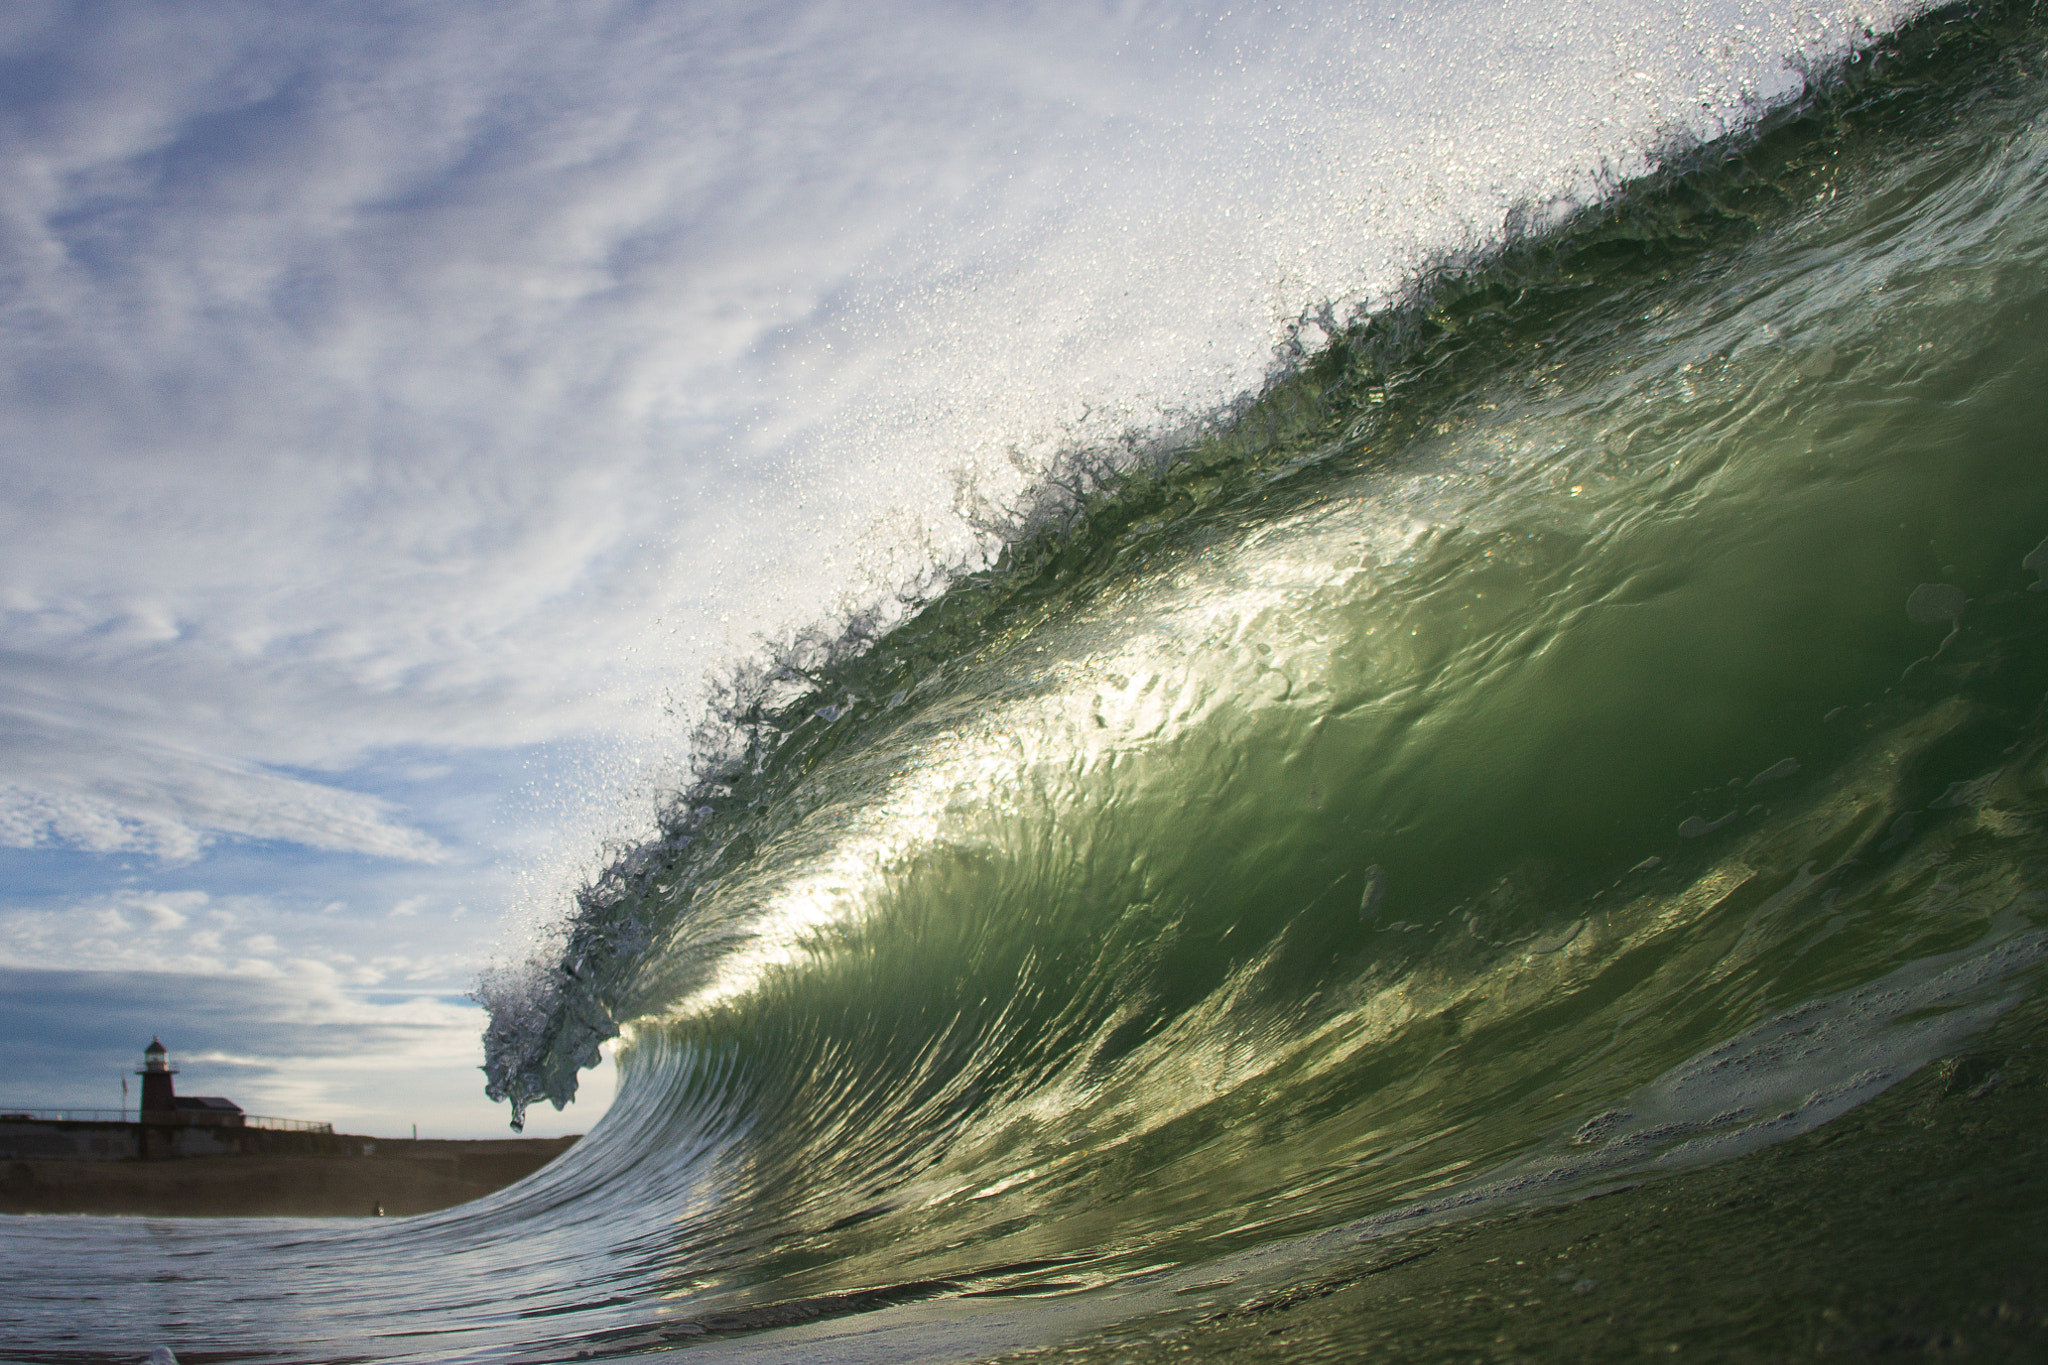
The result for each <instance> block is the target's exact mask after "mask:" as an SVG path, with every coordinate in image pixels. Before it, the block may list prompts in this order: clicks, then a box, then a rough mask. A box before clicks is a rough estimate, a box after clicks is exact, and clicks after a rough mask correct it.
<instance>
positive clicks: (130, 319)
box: [0, 0, 1903, 1136]
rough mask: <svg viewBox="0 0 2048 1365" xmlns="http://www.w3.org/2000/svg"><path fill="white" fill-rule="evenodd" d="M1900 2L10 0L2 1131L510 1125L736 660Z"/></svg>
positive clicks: (1, 254)
mask: <svg viewBox="0 0 2048 1365" xmlns="http://www.w3.org/2000/svg"><path fill="white" fill-rule="evenodd" d="M1902 12H1903V6H1901V5H1891V6H1889V7H1887V6H1885V5H1880V4H1876V3H1869V4H1860V5H1839V6H1830V7H1826V8H1825V9H1812V10H1808V11H1792V12H1788V13H1779V12H1777V11H1775V10H1773V9H1772V8H1771V7H1770V6H1769V5H1766V4H1763V3H1753V4H1752V3H1743V0H1726V2H1725V3H1713V4H1690V3H1684V0H1669V2H1668V3H1658V2H1657V0H1650V2H1648V3H1637V4H1634V5H1632V6H1628V7H1621V6H1615V5H1612V4H1597V3H1591V2H1590V0H1579V2H1577V3H1574V2H1573V0H1566V2H1565V3H1560V4H1543V5H1537V4H1520V3H1503V2H1500V0H1495V2H1494V3H1476V2H1470V0H1432V2H1431V3H1427V4H1415V5H1400V4H1390V3H1383V2H1380V3H1374V2H1372V0H1369V2H1368V3H1365V4H1347V5H1338V4H1316V3H1306V4H1293V5H1287V6H1284V7H1283V6H1275V5H1267V4H1252V5H1244V4H1222V3H1204V2H1203V0H1190V2H1189V3H1179V4H1159V3H1145V2H1144V0H1116V2H1114V3H1111V2H1108V0H1104V2H1102V3H1091V2H1088V0H1061V2H1059V3H1053V2H1052V0H1046V2H1045V3H1015V4H1004V5H993V4H969V3H933V2H932V0H870V2H869V3H863V4H860V5H857V6H856V5H851V4H841V3H832V2H830V0H791V2H790V3H734V4H724V5H716V6H713V5H704V4H686V3H678V2H675V0H664V2H662V3H627V2H626V0H578V2H577V3H574V4H568V3H540V2H538V0H493V3H489V4H484V3H465V2H464V0H442V2H440V3H351V4H345V5H344V4H332V5H322V4H306V5H293V6H279V5H273V4H267V3H255V4H239V3H229V2H228V0H216V2H211V3H189V2H181V0H148V2H147V3H145V2H144V0H133V2H131V3H40V2H39V0H12V3H10V4H8V5H7V6H5V7H4V8H0V1107H10V1108H13V1107H54V1106H59V1105H73V1106H81V1107H83V1106H94V1107H102V1106H103V1107H112V1106H114V1105H116V1104H118V1103H119V1083H120V1081H121V1079H122V1078H123V1076H124V1074H125V1073H126V1072H128V1071H132V1070H133V1069H134V1067H135V1066H136V1065H138V1064H139V1060H140V1057H139V1054H140V1052H141V1050H142V1048H143V1046H144V1045H145V1044H146V1043H147V1042H148V1041H149V1039H150V1037H151V1036H152V1035H156V1036H161V1038H162V1039H163V1041H164V1042H165V1043H166V1044H167V1045H168V1046H169V1047H170V1049H171V1051H172V1055H173V1060H174V1062H175V1063H176V1064H178V1065H179V1066H180V1067H181V1068H182V1073H181V1077H180V1085H181V1087H182V1088H183V1090H184V1091H185V1092H186V1093H199V1094H225V1095H228V1096H229V1097H231V1098H234V1099H236V1100H237V1101H238V1102H240V1103H242V1104H243V1106H244V1107H245V1108H246V1109H248V1110H250V1111H251V1112H255V1113H263V1114H275V1115H279V1116H283V1117H292V1118H306V1119H316V1120H324V1121H330V1122H333V1123H335V1124H336V1126H337V1127H338V1128H341V1129H343V1130H346V1131H353V1132H364V1133H371V1134H396V1133H402V1132H405V1131H407V1130H408V1128H409V1126H410V1125H413V1124H417V1125H419V1129H420V1132H421V1135H422V1136H466V1135H485V1134H491V1133H497V1132H502V1131H503V1129H504V1122H505V1117H506V1115H505V1111H504V1108H503V1106H493V1105H492V1104H490V1103H489V1102H488V1101H487V1100H486V1099H485V1098H484V1095H483V1092H482V1081H481V1077H480V1076H479V1075H478V1073H477V1067H478V1066H479V1065H480V1063H481V1050H480V1045H479V1043H478V1034H479V1032H480V1029H481V1026H482V1016H481V1013H480V1011H479V1010H478V1009H477V1008H476V1007H475V1006H474V1004H473V1003H471V1002H470V1001H469V1000H468V998H467V993H468V992H469V990H470V989H471V987H472V986H473V985H474V983H475V981H476V979H477V974H478V973H479V971H481V970H483V969H484V968H485V967H486V966H487V965H488V964H490V963H491V962H492V961H495V960H512V959H517V958H518V957H520V956H521V955H522V954H523V953H525V952H527V951H528V949H529V945H530V944H531V943H532V942H534V941H535V936H536V935H544V933H545V928H546V926H547V924H548V923H550V922H551V920H552V919H553V917H555V916H557V915H559V914H560V913H561V912H562V911H563V910H564V909H565V908H566V905H567V903H568V900H569V897H570V895H571V893H572V892H573V889H574V887H575V885H576V884H577V882H578V879H579V878H580V877H581V876H584V875H587V874H588V872H589V871H590V870H591V869H592V868H593V867H594V866H595V865H596V861H597V860H598V859H599V858H600V856H601V850H602V848H603V846H604V845H605V842H606V841H607V840H616V839H621V838H626V839H630V838H631V837H633V835H634V834H635V833H636V832H637V831H638V830H640V829H641V828H643V827H644V826H645V825H646V824H647V822H648V817H649V814H650V812H651V810H652V803H653V800H654V799H655V796H656V794H657V793H658V792H659V791H660V790H662V788H663V784H664V783H665V782H671V781H673V780H674V778H675V775H676V774H677V773H678V772H679V771H680V770H681V765H682V764H683V763H684V762H685V761H686V759H687V748H686V743H687V741H686V736H687V735H688V733H689V731H690V727H691V724H692V723H693V721H694V719H695V716H696V714H697V710H698V707H699V699H700V698H701V696H702V694H703V693H702V689H703V683H704V679H706V678H707V677H708V676H711V675H714V674H716V673H717V672H719V671H720V670H721V669H723V668H725V667H728V666H730V664H731V663H732V662H733V661H735V660H737V659H739V658H741V657H744V656H745V655H747V654H749V653H750V652H752V651H756V650H758V649H760V648H762V647H763V642H764V641H772V640H774V639H776V638H779V637H781V636H783V635H785V634H787V633H788V632H790V631H792V630H795V629H798V628H801V627H803V626H806V625H809V624H811V623H813V622H817V621H820V620H827V619H830V618H831V617H832V616H833V614H834V613H836V612H842V611H845V610H848V609H851V608H854V607H858V606H861V605H864V604H866V603H868V602H870V601H872V600H876V599H877V598H883V599H886V598H887V597H888V596H889V595H890V594H891V593H892V592H893V591H894V590H895V589H896V588H898V587H899V586H900V585H902V584H904V583H907V582H910V581H912V580H914V579H915V578H917V577H918V575H919V574H921V573H923V572H926V571H927V570H929V569H930V568H931V567H932V566H933V565H937V564H950V563H958V562H971V559H972V556H973V555H974V554H975V553H977V552H978V551H979V550H983V549H985V548H986V546H985V545H984V544H983V543H982V542H980V541H978V540H977V537H976V532H975V530H974V519H975V516H976V515H977V513H979V512H985V511H986V510H987V509H988V508H990V507H999V506H1002V505H1004V504H1005V503H1006V502H1010V501H1014V500H1015V499H1016V498H1017V497H1018V496H1019V495H1020V492H1021V491H1022V490H1023V489H1025V488H1026V487H1027V486H1028V485H1029V483H1030V482H1031V480H1032V478H1033V477H1034V475H1035V473H1036V472H1037V471H1038V470H1040V469H1041V468H1042V467H1043V465H1044V463H1045V461H1046V460H1047V459H1048V458H1049V457H1050V456H1051V455H1052V454H1053V453H1054V452H1055V451H1056V450H1057V449H1058V448H1059V447H1060V446H1061V445H1062V444H1063V443H1071V442H1085V441H1089V440H1096V439H1106V438H1109V437H1113V436H1115V435H1116V434H1118V433H1120V432H1122V431H1124V430H1126V429H1130V428H1140V429H1143V428H1152V427H1158V426H1161V425H1171V424H1172V423H1174V422H1175V421H1178V420H1180V419H1181V418H1182V417H1184V416H1185V415H1187V414H1190V413H1200V412H1203V411H1206V410H1208V409H1210V408H1211V407H1213V406H1214V405H1215V404H1217V403H1219V402H1221V401H1224V400H1226V399H1228V398H1229V397H1231V396H1233V395H1235V394H1236V393H1238V392H1240V391H1242V390H1243V389H1245V388H1246V387H1247V386H1251V385H1255V384H1256V383H1257V382H1258V380H1259V379H1260V378H1261V376H1262V375H1263V374H1264V373H1265V372H1266V368H1267V366H1268V365H1269V364H1270V363H1271V360H1272V356H1273V353H1274V347H1275V346H1276V344H1278V343H1279V342H1280V341H1281V339H1282V337H1283V336H1284V334H1285V332H1286V329H1287V327H1288V324H1289V323H1290V322H1291V321H1293V320H1294V319H1296V318H1297V317H1298V316H1300V315H1301V314H1302V312H1303V311H1304V310H1305V309H1310V308H1313V307H1314V306H1316V305H1318V304H1321V303H1324V302H1328V301H1335V302H1337V303H1338V304H1339V305H1341V306H1349V305H1351V304H1353V303H1357V302H1360V301H1365V302H1368V303H1369V302H1370V301H1371V300H1373V299H1376V298H1384V297H1386V296H1387V294H1388V292H1389V291H1391V290H1393V289H1395V288H1397V287H1398V286H1399V284H1400V283H1401V281H1402V280H1403V279H1405V278H1407V277H1408V276H1409V274H1410V273H1411V272H1412V271H1413V270H1414V268H1415V267H1416V265H1417V263H1418V262H1420V261H1422V260H1424V259H1426V258H1427V257H1429V256H1430V254H1431V253H1433V252H1440V251H1443V250H1447V249H1454V248H1457V247H1461V246H1470V245H1474V244H1477V243H1480V242H1483V241H1485V240H1487V239H1488V238H1489V237H1490V236H1492V235H1494V234H1496V233H1498V231H1499V230H1500V226H1501V224H1502V222H1503V220H1504V217H1505V215H1507V214H1508V213H1509V211H1510V210H1517V211H1518V212H1519V213H1520V214H1521V215H1522V216H1523V217H1524V218H1528V217H1530V216H1531V215H1532V214H1533V215H1534V217H1535V218H1536V220H1538V221H1541V220H1542V219H1543V218H1544V217H1545V216H1546V215H1550V216H1560V215H1562V214H1563V213H1565V212H1568V211H1569V210H1570V209H1571V207H1572V206H1573V205H1574V204H1577V203H1583V202H1586V201H1588V200H1591V199H1593V198H1595V197H1597V195H1598V194H1599V193H1600V192H1601V190H1602V186H1603V185H1606V184H1611V183H1612V181H1613V179H1614V178H1615V177H1616V176H1617V175H1622V174H1626V173H1628V172H1630V171H1631V170H1638V169H1640V168H1641V167H1642V165H1643V164H1644V161H1643V150H1644V148H1646V147H1649V146H1651V145H1654V144H1656V143H1658V142H1659V141H1660V140H1663V139H1666V138H1668V137H1669V136H1670V135H1672V134H1673V133H1674V132H1676V131H1679V130H1692V131H1696V132H1707V133H1711V132H1714V131H1717V130H1718V129H1719V128H1720V127H1723V126H1725V125H1726V124H1727V123H1728V121H1730V120H1731V119H1738V118H1740V117H1741V116H1742V112H1743V110H1744V109H1745V108H1749V107H1753V106H1754V103H1755V102H1756V101H1757V100H1759V99H1764V98H1769V97H1773V96H1777V95H1782V94H1784V93H1785V92H1786V91H1788V90H1791V89H1794V88H1796V87H1797V84H1798V76H1797V74H1796V71H1795V70H1794V69H1793V68H1792V67H1789V66H1788V65H1787V58H1788V56H1796V55H1797V54H1799V53H1802V52H1804V53H1809V54H1810V53H1814V52H1823V51H1829V50H1833V49H1835V48H1837V47H1838V46H1839V45H1840V44H1841V43H1842V42H1844V41H1846V40H1847V36H1848V35H1850V34H1852V33H1853V32H1854V31H1856V30H1857V29H1858V28H1859V27H1860V26H1861V25H1862V24H1864V23H1870V24H1872V25H1875V26H1883V25H1885V24H1888V23H1889V22H1891V21H1892V20H1893V19H1895V18H1896V17H1897V15H1898V14H1899V13H1902ZM611 1087H612V1079H611V1076H610V1073H609V1069H608V1068H606V1069H603V1070H601V1071H600V1072H598V1073H594V1074H593V1075H592V1076H591V1077H590V1078H588V1081H587V1084H586V1087H585V1091H584V1093H583V1095H582V1097H581V1098H579V1100H578V1101H577V1103H576V1104H574V1105H572V1106H570V1108H569V1109H568V1110H566V1111H564V1112H563V1113H561V1114H556V1113H554V1112H553V1111H552V1110H539V1111H536V1112H535V1114H534V1115H533V1117H532V1120H531V1121H530V1123H529V1126H528V1131H529V1132H533V1133H558V1132H579V1131H584V1130H585V1129H587V1127H588V1126H589V1125H590V1123H592V1122H594V1121H595V1119H596V1118H597V1116H598V1115H599V1114H601V1113H602V1111H603V1107H604V1105H605V1103H606V1102H607V1101H608V1098H609V1095H610V1093H611Z"/></svg>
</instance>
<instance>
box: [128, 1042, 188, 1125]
mask: <svg viewBox="0 0 2048 1365" xmlns="http://www.w3.org/2000/svg"><path fill="white" fill-rule="evenodd" d="M135 1074H136V1075H138V1076H140V1077H142V1113H141V1115H139V1117H142V1118H144V1119H147V1118H149V1117H151V1116H152V1115H156V1116H161V1117H163V1118H166V1119H168V1118H169V1117H170V1116H171V1111H172V1110H173V1109H175V1108H177V1097H176V1095H175V1094H174V1093H173V1092H172V1090H171V1077H173V1076H175V1075H177V1074H178V1073H177V1072H176V1071H175V1070H173V1069H172V1067H171V1054H170V1052H169V1051H168V1050H167V1049H166V1048H165V1047H164V1045H163V1041H162V1040H161V1039H159V1038H154V1037H153V1038H151V1039H150V1040H149V1046H148V1047H146V1048H144V1049H143V1050H142V1070H140V1071H138V1072H136V1073H135Z"/></svg>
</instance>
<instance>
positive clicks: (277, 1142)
mask: <svg viewBox="0 0 2048 1365" xmlns="http://www.w3.org/2000/svg"><path fill="white" fill-rule="evenodd" d="M363 1142H364V1139H362V1138H360V1137H351V1136H349V1135H347V1134H345V1133H296V1132H281V1131H277V1130H273V1129H269V1128H231V1127H225V1126H220V1125H216V1124H190V1123H111V1122H109V1123H60V1122H44V1121H41V1120H36V1119H0V1160H4V1161H133V1160H136V1159H138V1158H140V1159H143V1160H149V1161H159V1160H167V1159H170V1158H174V1157H188V1156H229V1155H244V1156H360V1155H362V1150H363Z"/></svg>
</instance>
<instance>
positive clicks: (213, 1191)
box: [0, 1137, 577, 1218]
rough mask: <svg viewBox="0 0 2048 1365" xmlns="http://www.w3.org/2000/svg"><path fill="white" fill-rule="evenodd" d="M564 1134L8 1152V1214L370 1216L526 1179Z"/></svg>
mask: <svg viewBox="0 0 2048 1365" xmlns="http://www.w3.org/2000/svg"><path fill="white" fill-rule="evenodd" d="M576 1140H577V1139H576V1138H575V1137H564V1138H479V1139H473V1140H462V1139H433V1138H424V1139H412V1138H368V1139H351V1142H352V1143H353V1144H357V1145H358V1149H359V1150H360V1149H361V1146H363V1145H367V1146H369V1148H370V1150H371V1151H372V1152H373V1154H372V1155H351V1154H334V1155H317V1154H304V1153H297V1154H274V1153H251V1154H246V1155H242V1154H236V1155H226V1156H195V1157H182V1158H176V1159H171V1160H160V1161H137V1160H122V1161H77V1160H61V1159H59V1160H48V1159H34V1158H23V1159H8V1160H0V1214H98V1215H111V1216H114V1217H146V1218H265V1217H284V1218H365V1217H372V1216H374V1215H375V1211H376V1210H378V1209H380V1208H381V1209H382V1211H383V1213H384V1215H385V1216H387V1217H403V1216H405V1215H407V1214H415V1213H431V1212H433V1211H434V1210H436V1209H445V1208H448V1207H450V1206H452V1205H455V1204H461V1203H466V1202H467V1201H469V1200H471V1199H477V1198H480V1197H482V1196H483V1195H486V1194H490V1193H491V1192H492V1191H494V1190H499V1189H503V1188H504V1187H505V1186H507V1185H510V1184H512V1183H513V1182H514V1181H516V1180H521V1179H523V1178H525V1177H526V1176H528V1175H531V1174H532V1173H533V1172H535V1171H537V1170H539V1169H540V1168H541V1167H543V1166H545V1165H547V1164H548V1163H549V1162H550V1161H552V1160H554V1159H555V1158H556V1157H557V1156H559V1155H561V1154H562V1153H563V1152H565V1151H567V1150H568V1149H569V1147H570V1146H572V1145H573V1144H574V1143H575V1142H576Z"/></svg>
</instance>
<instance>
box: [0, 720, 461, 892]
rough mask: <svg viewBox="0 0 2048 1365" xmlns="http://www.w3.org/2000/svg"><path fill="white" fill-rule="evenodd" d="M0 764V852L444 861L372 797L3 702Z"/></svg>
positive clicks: (429, 843) (175, 859) (386, 804)
mask: <svg viewBox="0 0 2048 1365" xmlns="http://www.w3.org/2000/svg"><path fill="white" fill-rule="evenodd" d="M0 761H4V764H5V766H4V768H0V845H5V846H7V847H12V848H35V847H38V846H41V845H50V844H58V845H67V846H69V847H72V848H79V849H85V850H89V851H92V852H96V853H117V852H131V851H132V852H140V853H148V854H153V855H155V856H156V857H158V858H161V859H164V860H166V861H172V862H182V861H189V860H191V859H193V858H195V857H197V856H199V854H200V853H201V852H202V851H203V850H204V849H205V848H206V846H207V844H209V843H210V842H211V841H212V840H213V839H214V838H215V837H217V836H219V835H222V834H226V835H237V836H241V837H244V838H251V839H276V840H283V841H286V842H289V843H295V844H302V845H305V846H307V847H311V848H325V849H345V850H349V851H352V852H358V853H368V854H372V855H375V856H378V857H385V858H396V859H401V860H405V861H412V862H434V861H437V860H439V859H440V858H441V857H442V856H443V850H442V849H441V848H440V846H439V845H438V844H437V843H436V841H435V840H433V839H432V838H430V837H429V836H427V835H426V834H423V833H421V832H420V831H418V830H416V829H412V828H408V827H407V826H406V825H405V824H404V823H403V822H402V821H401V820H400V818H399V812H398V811H396V810H395V809H394V808H393V807H392V806H391V804H390V803H389V802H386V801H382V800H379V799H377V798H375V797H372V796H366V795H363V794H362V793H359V792H352V791H345V790H342V789H340V788H337V787H330V786H326V785H323V784H321V783H317V782H309V781H305V780H302V779H300V778H295V777H288V776H285V775H283V774H279V773H275V772H268V771H265V770H263V769H262V768H259V767H257V766H256V765H254V764H251V763H247V762H238V761H235V760H232V759H225V758H217V757H213V756H210V755H205V754H198V753H192V752H190V751H187V750H182V749H177V748H172V747H169V746H167V745H163V744H159V743H155V742H152V741H151V740H148V739H145V738H142V737H139V736H134V735H122V734H119V733H108V732H107V729H106V728H105V727H102V728H100V729H97V730H88V729H86V728H85V727H82V726H67V725H63V724H61V723H52V722H50V721H49V720H47V719H45V718H43V717H39V716H33V715H24V714H22V713H21V712H19V711H13V710H10V709H9V708H7V707H5V706H4V705H0Z"/></svg>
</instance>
